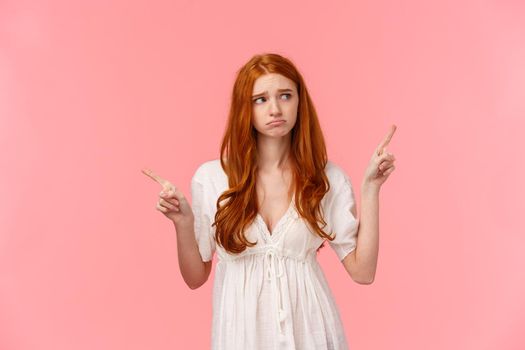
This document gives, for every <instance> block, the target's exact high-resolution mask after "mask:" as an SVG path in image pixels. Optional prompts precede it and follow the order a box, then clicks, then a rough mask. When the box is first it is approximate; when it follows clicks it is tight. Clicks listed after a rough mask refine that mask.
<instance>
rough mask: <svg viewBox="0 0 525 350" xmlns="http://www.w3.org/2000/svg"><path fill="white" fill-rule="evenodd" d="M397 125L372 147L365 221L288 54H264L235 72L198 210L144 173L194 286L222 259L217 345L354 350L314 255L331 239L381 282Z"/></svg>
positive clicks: (364, 273)
mask: <svg viewBox="0 0 525 350" xmlns="http://www.w3.org/2000/svg"><path fill="white" fill-rule="evenodd" d="M395 130H396V127H395V125H392V127H391V129H390V131H389V132H388V133H387V135H386V136H385V139H384V140H383V141H382V142H381V143H380V144H379V145H378V146H377V148H376V149H375V150H374V152H373V155H372V158H371V160H370V163H369V165H368V167H367V169H366V171H365V176H364V178H363V182H362V184H361V210H360V213H361V215H360V216H359V217H358V215H357V207H356V202H355V195H354V189H353V187H352V183H351V181H350V178H349V176H348V175H347V174H346V173H345V171H344V170H343V169H342V168H341V167H340V166H338V165H337V164H335V163H334V162H332V161H330V160H328V157H327V153H326V147H325V142H324V138H323V134H322V131H321V128H320V124H319V120H318V117H317V114H316V111H315V108H314V104H313V102H312V100H311V98H310V95H309V93H308V90H307V88H306V84H305V82H304V80H303V78H302V76H301V74H300V73H299V71H298V70H297V68H296V67H295V66H294V64H293V63H292V62H291V61H290V60H289V59H287V58H285V57H283V56H281V55H277V54H261V55H256V56H254V57H253V58H252V59H250V60H249V61H248V62H247V63H246V64H245V65H244V66H243V67H241V69H240V70H239V71H238V72H237V78H236V80H235V83H234V86H233V93H232V100H231V108H230V112H229V118H228V121H227V127H226V131H225V134H224V138H223V141H222V145H221V150H220V157H219V158H218V159H212V160H208V161H205V162H203V163H201V164H200V165H199V166H198V168H197V169H196V171H195V173H194V175H193V177H192V180H191V201H192V203H191V206H190V204H189V203H188V201H187V199H186V197H185V196H184V194H183V193H182V192H181V191H180V190H179V189H178V188H177V187H175V186H174V185H173V184H171V183H170V182H169V181H167V180H165V179H163V178H161V177H160V176H158V175H156V174H155V173H153V172H152V171H150V170H148V169H144V170H143V172H144V173H145V174H146V175H148V176H149V177H151V178H152V179H154V180H155V181H157V182H158V183H159V184H160V185H161V186H162V191H161V193H160V195H159V197H160V198H159V200H158V202H157V209H158V210H159V211H161V212H162V213H163V214H164V215H165V216H166V217H167V218H169V219H170V220H172V221H173V222H174V224H175V229H176V233H177V247H178V258H179V266H180V270H181V273H182V276H183V278H184V281H185V282H186V283H187V284H188V286H189V287H190V288H192V289H195V288H198V287H200V286H201V285H203V284H204V283H205V282H206V281H207V280H208V277H209V275H210V271H211V267H212V260H213V257H214V255H216V257H217V259H216V260H217V263H216V267H215V279H214V285H213V321H212V334H211V342H212V349H214V350H236V349H239V350H240V349H242V350H246V349H250V350H262V349H300V350H306V349H312V350H314V349H315V350H321V349H333V350H343V349H348V343H347V339H346V336H345V332H344V327H343V325H342V322H341V318H340V314H339V310H338V307H337V305H336V303H335V301H334V297H333V295H332V292H331V290H330V288H329V286H328V284H327V280H326V278H325V275H324V273H323V271H322V269H321V267H320V265H319V263H318V261H317V251H318V250H319V249H320V248H321V247H322V246H323V245H324V242H325V241H328V244H329V245H330V247H331V248H332V249H333V250H334V252H335V254H336V255H337V257H338V258H339V260H340V261H341V263H342V266H343V267H344V268H345V270H346V271H347V272H348V276H349V277H350V278H351V279H352V280H353V281H355V282H356V283H360V284H370V283H372V282H373V280H374V276H375V272H376V265H377V256H378V246H379V242H378V241H379V225H378V221H379V220H378V216H379V190H380V188H381V186H382V184H383V183H384V182H385V181H386V179H387V178H388V177H389V175H390V174H391V173H392V172H393V171H394V169H395V167H394V160H395V158H394V156H393V154H391V153H388V152H387V150H386V147H387V146H388V144H389V142H390V139H391V137H392V135H393V134H394V132H395Z"/></svg>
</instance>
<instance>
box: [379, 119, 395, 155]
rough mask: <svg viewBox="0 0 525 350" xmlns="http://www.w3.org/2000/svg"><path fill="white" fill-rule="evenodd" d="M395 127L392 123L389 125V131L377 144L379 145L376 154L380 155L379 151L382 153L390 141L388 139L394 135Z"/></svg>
mask: <svg viewBox="0 0 525 350" xmlns="http://www.w3.org/2000/svg"><path fill="white" fill-rule="evenodd" d="M396 129H397V127H396V126H395V125H394V124H392V126H391V127H390V131H389V132H388V134H387V135H386V137H385V138H384V139H383V141H382V142H381V143H380V144H379V147H377V155H381V153H383V149H384V148H385V147H386V146H388V144H389V143H390V140H391V139H392V136H393V135H394V132H395V131H396Z"/></svg>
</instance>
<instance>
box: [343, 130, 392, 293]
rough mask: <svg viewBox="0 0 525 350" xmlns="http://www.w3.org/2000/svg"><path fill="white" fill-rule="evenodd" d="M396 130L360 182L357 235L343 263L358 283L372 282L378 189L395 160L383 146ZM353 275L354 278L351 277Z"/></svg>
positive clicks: (378, 152) (386, 138)
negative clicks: (355, 241)
mask: <svg viewBox="0 0 525 350" xmlns="http://www.w3.org/2000/svg"><path fill="white" fill-rule="evenodd" d="M396 129H397V127H396V126H395V125H392V126H391V127H390V131H389V132H388V134H387V135H386V136H385V138H384V139H383V141H381V143H380V144H379V146H377V148H376V149H375V151H374V154H373V155H372V158H371V159H370V163H369V164H368V167H367V169H366V171H365V176H364V178H363V182H362V183H361V214H360V219H359V220H360V224H359V229H358V233H357V244H356V245H357V247H356V249H354V251H353V252H351V253H350V254H348V256H347V257H346V258H345V259H344V261H343V263H344V265H345V268H346V270H347V271H348V272H349V273H350V275H351V276H352V278H353V279H354V280H355V281H356V282H358V283H361V284H371V283H372V282H373V281H374V278H375V274H376V268H377V255H378V251H379V190H380V189H381V186H382V185H383V183H384V182H385V181H386V180H387V179H388V177H389V176H390V174H391V173H392V172H393V171H394V169H395V166H394V161H395V157H394V155H393V154H392V153H389V152H387V150H386V147H387V145H388V144H389V142H390V140H391V139H392V135H394V132H395V131H396ZM354 276H355V277H354Z"/></svg>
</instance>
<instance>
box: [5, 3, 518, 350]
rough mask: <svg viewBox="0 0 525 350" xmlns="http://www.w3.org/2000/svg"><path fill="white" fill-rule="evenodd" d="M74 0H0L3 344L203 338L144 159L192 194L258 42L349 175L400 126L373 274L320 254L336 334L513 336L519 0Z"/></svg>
mask: <svg viewBox="0 0 525 350" xmlns="http://www.w3.org/2000/svg"><path fill="white" fill-rule="evenodd" d="M84 3H85V4H80V2H74V4H73V2H71V1H59V0H48V1H46V2H43V1H33V2H31V1H23V0H16V1H15V0H3V1H2V2H0V123H1V124H0V146H1V150H2V151H1V158H0V159H1V160H2V165H3V167H2V169H3V170H2V172H1V175H0V176H1V181H0V186H1V187H0V193H1V198H2V200H1V201H0V349H5V350H15V349H16V350H26V349H27V350H29V349H31V350H34V349H46V350H47V349H53V350H66V349H68V350H69V349H75V350H84V349H86V350H87V349H104V350H105V349H108V350H109V349H111V350H120V349H131V350H133V349H181V348H184V347H185V346H186V348H192V349H205V348H207V347H208V346H209V335H210V334H209V333H210V322H211V312H212V310H211V285H212V279H213V275H212V278H211V279H210V280H209V281H208V283H207V284H206V285H205V286H204V287H202V288H200V289H197V290H190V289H189V288H188V287H187V286H186V285H185V283H184V282H183V280H182V277H181V275H180V272H179V269H178V262H177V249H176V237H175V231H174V229H173V226H172V224H171V223H170V222H169V221H168V220H167V219H165V218H164V216H163V215H162V214H161V213H160V212H158V211H156V210H155V203H156V200H157V195H158V192H159V187H158V186H156V185H155V183H153V182H152V181H151V180H149V179H148V178H146V176H144V174H142V173H141V172H140V169H141V168H142V167H145V166H147V167H150V168H151V169H153V170H154V171H156V172H157V173H158V174H160V175H162V176H165V177H166V178H168V179H170V180H171V181H172V182H173V183H174V184H176V185H177V186H180V188H181V189H183V190H184V191H185V193H186V194H187V195H188V196H189V180H190V177H191V175H192V174H193V171H194V170H195V169H196V167H197V166H198V165H199V164H200V163H202V162H203V161H205V160H208V159H212V158H217V156H218V147H219V142H220V139H221V136H222V131H223V128H224V123H225V117H226V113H227V109H228V102H229V98H230V92H231V87H232V83H233V79H234V74H235V71H236V70H237V69H238V68H239V67H240V66H241V65H242V64H243V63H244V62H245V61H246V60H247V59H248V58H249V57H251V56H252V55H253V54H255V53H259V52H264V51H274V52H277V53H281V54H284V55H286V56H288V57H290V58H291V59H292V60H293V61H294V62H295V63H296V64H297V65H298V67H299V69H300V70H301V72H302V73H303V75H304V77H305V79H306V81H307V84H308V87H309V89H310V92H311V94H312V96H313V98H314V102H315V104H316V107H317V109H318V112H319V115H320V117H321V119H322V120H321V122H322V126H323V130H324V132H325V136H326V138H327V141H328V147H329V155H330V158H331V159H332V160H334V161H335V162H337V163H339V164H341V166H343V168H345V169H346V170H347V171H348V173H349V174H350V176H351V178H352V181H353V184H354V187H356V188H357V189H358V190H359V184H360V182H361V179H362V176H363V173H364V170H365V166H366V164H367V163H368V160H369V158H370V156H371V154H372V152H373V149H374V147H375V146H376V145H377V144H378V143H379V142H380V141H381V139H382V138H383V136H384V135H385V134H386V132H387V131H388V127H389V126H390V124H392V123H393V124H396V125H397V127H398V129H397V131H396V134H395V135H394V137H393V139H392V142H391V144H390V147H389V151H392V152H393V153H394V154H395V156H396V171H395V172H394V173H393V174H392V175H391V176H390V178H389V179H388V181H387V182H386V184H385V185H384V187H383V189H382V193H381V206H380V212H381V213H380V214H381V218H380V223H381V224H380V226H381V233H380V237H381V238H380V257H379V264H378V272H377V275H376V280H375V282H374V283H373V284H372V285H368V286H367V285H358V284H356V283H354V282H352V281H351V280H350V279H349V277H348V276H347V274H346V272H345V271H344V268H343V267H342V265H341V264H339V263H338V261H337V259H336V257H335V254H334V253H333V251H331V250H330V248H329V247H328V245H327V246H326V248H324V249H323V250H322V253H321V254H320V260H321V264H322V266H323V268H324V270H325V271H326V274H327V277H328V279H329V282H330V284H331V286H332V288H333V291H334V294H335V295H336V298H337V302H338V304H339V306H340V308H341V313H342V317H343V321H344V324H345V327H346V332H347V337H348V339H349V342H350V345H351V348H352V349H355V350H358V349H363V350H364V349H366V350H373V349H404V350H408V349H428V350H433V349H458V350H459V349H476V350H485V349H486V350H489V349H490V350H496V349H497V350H517V349H524V348H525V335H524V334H523V330H524V329H525V328H524V327H525V298H524V297H523V296H524V295H525V274H524V273H523V266H525V257H524V254H523V252H522V251H523V247H524V244H525V238H524V235H523V233H524V232H525V230H524V228H523V214H522V213H521V212H520V211H519V208H522V207H523V205H520V204H521V203H520V202H521V199H522V198H524V197H525V186H524V185H523V179H524V178H525V171H524V157H523V141H522V140H523V132H524V130H525V64H524V62H525V44H524V40H525V6H524V5H523V2H521V1H488V0H485V1H473V0H472V1H469V0H467V1H460V2H459V1H451V0H446V1H432V2H430V1H419V0H411V1H402V2H399V1H396V2H392V1H379V2H377V1H375V2H364V1H353V2H346V1H331V2H330V1H329V2H327V1H323V2H322V6H321V5H320V4H318V2H314V1H306V2H304V1H301V2H299V1H296V2H287V1H284V2H282V1H265V2H259V3H253V4H247V3H246V2H245V1H227V2H224V1H220V2H212V1H209V2H207V3H204V2H197V1H190V0H185V1H178V2H176V3H174V2H168V1H163V2H162V1H157V2H152V1H145V0H142V1H134V2H133V3H131V2H129V1H94V2H84ZM358 192H359V191H358ZM358 198H359V194H358ZM190 344H191V345H190Z"/></svg>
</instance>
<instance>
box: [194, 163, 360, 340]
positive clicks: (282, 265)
mask: <svg viewBox="0 0 525 350" xmlns="http://www.w3.org/2000/svg"><path fill="white" fill-rule="evenodd" d="M325 173H326V174H327V176H328V179H329V182H330V186H331V188H330V191H329V192H327V193H326V195H325V196H324V197H323V199H322V201H321V205H322V206H323V210H324V213H325V216H324V219H325V221H326V222H327V224H328V226H327V227H325V229H324V230H325V232H327V233H329V232H331V231H333V232H334V233H335V234H336V238H335V239H334V240H333V241H328V242H329V245H330V246H331V247H332V248H333V249H334V251H335V253H336V255H337V256H338V258H339V260H343V258H344V257H345V256H346V255H347V254H348V253H350V252H352V251H353V250H354V249H355V248H356V239H357V229H358V226H359V220H358V219H357V218H356V216H357V215H356V206H355V197H354V192H353V189H352V185H351V183H350V179H349V177H348V175H347V174H346V173H345V172H344V171H343V170H342V169H341V168H340V167H339V166H337V165H336V164H335V163H333V162H331V161H328V164H327V166H326V168H325ZM226 189H228V179H227V176H226V174H225V173H224V171H223V169H222V167H221V164H220V160H219V159H215V160H210V161H206V162H205V163H203V164H201V165H200V166H199V167H198V169H197V170H196V172H195V174H194V175H193V177H192V180H191V195H192V209H193V212H194V216H195V235H196V239H197V243H198V246H199V252H200V254H201V256H202V260H203V261H210V260H212V258H213V255H214V253H217V258H218V261H217V265H216V267H215V280H214V284H213V303H212V305H213V307H212V310H213V320H212V332H211V347H212V349H213V350H237V349H239V350H241V349H242V350H247V349H249V350H265V349H298V350H309V349H312V350H314V349H315V350H321V349H333V350H343V349H348V343H347V340H346V337H345V332H344V328H343V325H342V322H341V319H340V315H339V311H338V308H337V305H336V304H335V301H334V298H333V295H332V293H331V290H330V288H329V286H328V284H327V281H326V278H325V276H324V273H323V271H322V270H321V267H320V265H319V264H318V261H317V256H316V250H317V248H318V247H319V246H320V245H321V244H322V243H323V241H324V239H322V238H321V237H319V236H318V235H317V234H315V233H313V230H311V229H310V225H309V224H308V222H307V221H306V220H304V219H303V218H301V217H299V215H298V213H297V211H296V209H295V204H294V199H295V198H294V199H292V202H291V203H290V206H289V208H288V210H287V212H286V213H285V214H284V215H283V217H282V218H281V219H280V220H279V221H278V223H277V224H276V226H275V228H274V230H273V232H272V233H271V234H270V232H269V231H268V228H267V226H266V224H265V222H264V220H263V219H262V217H261V216H260V215H259V214H258V215H257V216H256V219H255V220H254V221H253V223H252V225H250V227H249V228H248V229H247V230H246V231H245V235H246V237H247V238H248V240H249V241H250V242H255V241H257V245H255V246H254V247H251V248H247V249H246V250H245V251H244V252H242V253H240V254H238V255H233V254H229V253H228V252H227V251H226V250H224V249H223V248H222V247H220V246H219V245H216V242H215V240H214V234H215V227H212V226H211V224H212V223H213V221H214V218H215V212H216V211H217V209H216V202H217V199H218V197H219V195H220V194H221V193H222V192H223V191H225V190H226Z"/></svg>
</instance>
